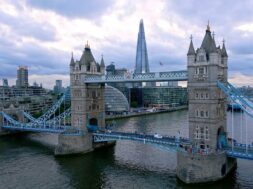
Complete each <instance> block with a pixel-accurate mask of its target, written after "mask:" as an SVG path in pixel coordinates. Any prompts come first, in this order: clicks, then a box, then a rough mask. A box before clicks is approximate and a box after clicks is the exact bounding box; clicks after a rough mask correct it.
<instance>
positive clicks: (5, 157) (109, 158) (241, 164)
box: [0, 110, 253, 189]
mask: <svg viewBox="0 0 253 189" xmlns="http://www.w3.org/2000/svg"><path fill="white" fill-rule="evenodd" d="M231 118H232V116H231V113H228V120H229V121H228V125H231ZM233 118H234V121H233V122H234V132H232V130H231V126H230V127H229V129H228V131H229V135H230V136H232V135H233V136H234V137H235V138H236V139H237V140H238V141H240V140H242V141H245V140H246V138H245V133H246V128H242V131H243V132H242V133H243V134H244V135H243V137H242V139H241V133H240V132H241V127H240V126H241V125H240V124H241V114H240V113H236V114H234V116H233ZM243 119H244V118H243ZM243 121H245V120H243ZM252 123H253V121H252V120H250V119H249V118H248V119H247V124H248V128H247V133H248V142H249V143H250V142H252V141H253V140H252V139H253V129H252ZM117 130H119V131H126V132H134V131H137V132H145V133H161V134H164V133H166V134H168V135H176V134H177V132H178V130H180V131H181V132H180V133H181V136H183V137H188V123H187V110H183V111H176V112H170V113H163V114H156V115H149V116H143V117H133V118H127V119H122V120H118V121H117ZM42 136H43V135H42ZM176 164H177V162H176V154H175V153H173V152H168V151H163V150H161V149H158V148H155V147H153V146H149V145H145V144H142V143H137V142H133V141H118V142H117V144H116V145H115V146H114V147H111V148H107V149H100V150H96V151H94V152H91V153H88V154H85V155H78V156H76V155H75V156H68V157H60V158H59V157H57V158H56V157H54V155H53V150H52V149H51V148H48V147H45V146H43V145H41V144H39V143H36V142H32V141H31V140H30V139H29V136H28V137H25V136H6V137H2V138H1V139H0V189H8V188H10V189H12V188H15V189H19V188H20V189H23V188H27V189H30V188H32V189H37V188H45V189H58V188H59V189H69V188H70V189H71V188H77V189H78V188H80V189H81V188H84V189H85V188H87V189H88V188H91V189H93V188H94V189H95V188H104V189H114V188H116V189H121V188H123V189H125V188H127V189H128V188H129V189H139V188H143V189H144V188H145V189H153V188H154V189H160V188H162V189H163V188H180V189H198V188H206V189H232V188H236V189H237V188H249V189H250V188H253V161H248V160H240V159H238V167H237V169H236V170H235V171H234V172H233V173H232V174H231V175H229V176H228V177H227V178H226V179H224V180H222V181H220V182H218V183H214V184H210V185H204V186H203V185H200V186H188V185H185V184H183V183H182V182H180V181H179V180H178V179H177V178H176V174H175V173H176Z"/></svg>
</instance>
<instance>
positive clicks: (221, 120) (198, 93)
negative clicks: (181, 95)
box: [177, 24, 236, 183]
mask: <svg viewBox="0 0 253 189" xmlns="http://www.w3.org/2000/svg"><path fill="white" fill-rule="evenodd" d="M227 59H228V56H227V52H226V48H225V45H224V42H223V46H222V48H220V47H216V44H215V40H214V36H212V35H211V31H210V27H209V24H208V26H207V29H206V34H205V37H204V39H203V41H202V44H201V47H200V48H198V49H197V50H196V52H195V49H194V47H193V42H192V39H191V42H190V47H189V50H188V53H187V69H188V99H189V115H188V116H189V138H190V141H191V142H192V144H193V146H192V147H191V149H190V151H188V152H186V151H179V152H178V166H177V175H178V177H179V179H181V180H182V181H184V182H186V183H201V182H209V181H216V180H219V179H221V178H223V177H224V176H226V175H227V173H228V172H229V171H230V170H231V169H232V168H233V167H234V165H235V164H236V161H235V159H232V158H228V157H227V156H226V154H225V152H224V151H222V150H221V147H222V145H224V144H225V143H226V131H227V126H226V125H227V123H226V119H227V118H226V104H227V100H226V96H225V94H224V93H223V92H222V91H221V90H220V89H219V88H218V87H217V81H218V80H219V81H222V82H226V81H227Z"/></svg>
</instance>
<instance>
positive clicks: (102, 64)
mask: <svg viewBox="0 0 253 189" xmlns="http://www.w3.org/2000/svg"><path fill="white" fill-rule="evenodd" d="M100 66H101V67H105V62H104V57H103V55H102V58H101V62H100Z"/></svg>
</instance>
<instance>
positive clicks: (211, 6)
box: [0, 0, 253, 88]
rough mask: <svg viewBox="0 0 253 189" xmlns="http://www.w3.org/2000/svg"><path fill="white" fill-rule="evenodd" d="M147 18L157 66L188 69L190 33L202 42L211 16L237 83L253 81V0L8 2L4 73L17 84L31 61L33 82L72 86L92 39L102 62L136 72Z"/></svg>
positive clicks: (2, 8)
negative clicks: (75, 63)
mask: <svg viewBox="0 0 253 189" xmlns="http://www.w3.org/2000/svg"><path fill="white" fill-rule="evenodd" d="M140 19H143V20H144V27H145V33H146V41H147V48H148V56H149V65H150V70H151V71H152V72H155V71H165V70H182V69H186V54H187V50H188V47H189V41H190V40H189V38H190V35H191V34H192V35H193V43H194V47H195V48H197V47H199V46H200V45H201V41H202V39H203V37H204V34H205V30H206V25H207V22H208V20H209V21H210V27H211V31H214V32H215V40H216V44H217V45H222V40H223V38H224V39H225V41H226V48H227V52H228V56H229V80H230V82H232V83H234V84H236V85H239V86H240V85H252V86H253V1H251V0H243V1H238V0H223V1H221V0H212V1H210V0H201V1H197V0H156V1H154V0H145V1H141V0H90V1H88V0H0V65H1V69H0V78H8V79H9V83H10V84H14V82H15V79H16V69H17V67H18V66H19V65H27V66H28V67H29V83H30V84H32V83H33V82H34V81H37V82H38V83H43V85H44V86H45V87H48V88H52V86H53V85H54V80H56V79H62V80H63V83H64V85H68V83H69V75H68V74H69V61H70V57H71V52H72V51H73V52H74V58H75V59H78V60H79V58H80V56H81V53H82V51H83V49H84V45H85V43H86V41H89V44H90V46H91V49H92V52H93V55H94V56H95V59H96V61H98V62H100V59H101V55H102V54H103V56H104V60H105V63H106V65H108V64H110V63H111V62H114V63H115V65H116V67H118V68H122V67H125V68H128V69H130V70H133V69H134V65H135V53H136V43H137V33H138V27H139V26H138V25H139V21H140ZM159 62H162V63H163V65H162V66H161V65H160V64H159Z"/></svg>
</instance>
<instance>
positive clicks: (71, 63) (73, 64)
mask: <svg viewBox="0 0 253 189" xmlns="http://www.w3.org/2000/svg"><path fill="white" fill-rule="evenodd" d="M70 66H75V61H74V56H73V52H72V53H71V60H70Z"/></svg>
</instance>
